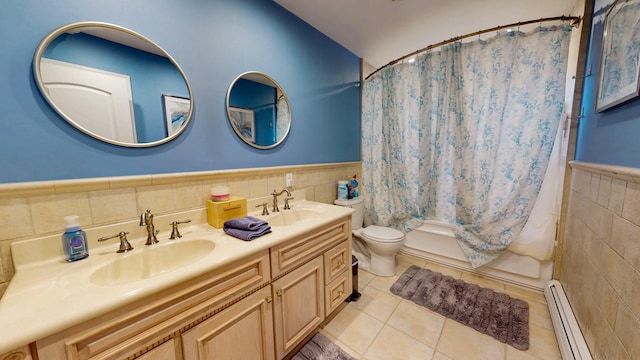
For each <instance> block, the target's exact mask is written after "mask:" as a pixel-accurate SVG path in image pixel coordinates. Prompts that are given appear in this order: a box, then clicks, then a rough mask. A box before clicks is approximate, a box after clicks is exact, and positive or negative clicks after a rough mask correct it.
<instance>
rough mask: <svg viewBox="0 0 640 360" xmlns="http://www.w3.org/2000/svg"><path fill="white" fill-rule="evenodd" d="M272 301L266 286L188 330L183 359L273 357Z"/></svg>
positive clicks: (269, 358) (183, 346)
mask: <svg viewBox="0 0 640 360" xmlns="http://www.w3.org/2000/svg"><path fill="white" fill-rule="evenodd" d="M272 305H273V304H272V297H271V288H270V287H269V286H266V287H264V288H262V289H261V290H259V291H257V292H255V293H253V294H251V295H249V296H248V297H246V298H244V299H243V300H240V301H239V302H237V303H235V304H233V305H231V306H230V307H228V308H226V309H225V310H223V311H221V312H220V313H218V314H216V315H214V316H213V317H211V318H210V319H207V320H205V321H204V322H202V323H200V324H199V325H196V326H195V327H194V328H192V329H190V330H188V331H186V332H185V333H184V334H183V335H182V348H183V355H184V359H185V360H187V359H188V360H196V359H200V360H210V359H217V360H223V359H228V360H239V359H251V360H262V359H264V360H272V359H274V354H275V353H274V345H273V311H272Z"/></svg>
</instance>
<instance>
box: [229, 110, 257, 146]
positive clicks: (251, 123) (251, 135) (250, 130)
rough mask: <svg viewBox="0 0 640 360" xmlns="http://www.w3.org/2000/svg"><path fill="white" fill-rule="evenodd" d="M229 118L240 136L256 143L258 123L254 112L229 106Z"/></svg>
mask: <svg viewBox="0 0 640 360" xmlns="http://www.w3.org/2000/svg"><path fill="white" fill-rule="evenodd" d="M229 117H231V124H233V129H234V130H235V131H236V133H237V134H238V136H240V137H242V138H243V139H245V140H247V141H250V142H253V143H255V142H256V121H255V114H254V111H253V110H251V109H245V108H240V107H234V106H229Z"/></svg>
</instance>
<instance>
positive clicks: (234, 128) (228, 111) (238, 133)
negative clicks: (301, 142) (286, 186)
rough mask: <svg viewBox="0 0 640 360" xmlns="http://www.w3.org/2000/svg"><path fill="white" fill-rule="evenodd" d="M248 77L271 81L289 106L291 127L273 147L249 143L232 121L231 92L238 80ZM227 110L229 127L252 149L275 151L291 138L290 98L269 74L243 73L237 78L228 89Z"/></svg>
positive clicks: (258, 72)
mask: <svg viewBox="0 0 640 360" xmlns="http://www.w3.org/2000/svg"><path fill="white" fill-rule="evenodd" d="M246 75H260V76H263V77H265V78H266V79H267V80H269V81H271V82H272V83H273V85H275V86H276V87H277V88H278V89H279V90H280V92H281V93H282V96H283V97H284V100H285V101H286V102H287V105H288V106H289V126H287V131H286V132H285V133H284V135H283V136H282V139H278V141H276V142H275V143H274V144H272V145H258V144H256V143H253V142H251V141H248V140H247V139H245V138H244V137H243V136H242V134H241V133H240V130H239V129H237V128H236V127H235V126H234V125H233V122H232V121H231V106H232V105H231V104H229V99H230V97H231V90H232V89H233V86H234V85H235V84H236V82H237V81H238V80H240V79H242V78H243V77H244V76H246ZM226 108H227V120H228V121H229V125H230V126H231V128H232V129H233V131H234V132H235V133H236V135H238V137H239V138H240V140H242V141H244V142H245V143H246V144H247V145H249V146H252V147H254V148H256V149H262V150H267V149H273V148H275V147H277V146H279V145H280V144H282V143H283V142H284V140H285V139H286V138H287V137H288V136H289V133H290V132H291V121H292V116H291V103H290V102H289V98H288V97H287V94H286V93H285V91H284V89H283V88H282V86H280V84H278V82H277V81H275V79H273V78H272V77H271V76H269V75H267V74H265V73H263V72H261V71H246V72H243V73H242V74H240V75H238V76H236V78H235V79H233V81H232V82H231V85H229V88H228V89H227V98H226Z"/></svg>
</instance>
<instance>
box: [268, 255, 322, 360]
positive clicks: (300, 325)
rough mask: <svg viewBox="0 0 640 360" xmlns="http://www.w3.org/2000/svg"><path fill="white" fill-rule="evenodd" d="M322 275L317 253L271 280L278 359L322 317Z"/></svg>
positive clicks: (320, 260) (313, 327) (316, 324)
mask: <svg viewBox="0 0 640 360" xmlns="http://www.w3.org/2000/svg"><path fill="white" fill-rule="evenodd" d="M323 275H324V273H323V260H322V256H319V257H317V258H315V259H313V260H311V261H310V262H308V263H306V264H304V265H302V266H301V267H299V268H298V269H296V270H293V271H292V272H290V273H288V274H287V275H284V276H283V277H281V278H280V279H278V280H276V281H274V282H273V284H272V287H273V293H274V297H273V298H274V301H273V303H274V310H273V311H274V329H275V337H276V357H277V358H278V359H282V358H283V357H284V356H285V355H286V354H287V353H288V352H289V351H291V350H292V349H293V348H294V347H295V346H296V345H298V344H299V343H300V342H301V341H302V340H303V339H304V338H305V336H307V335H308V334H310V333H311V332H312V331H313V330H314V329H315V328H316V327H317V326H318V325H320V324H321V323H322V321H323V320H324V277H323Z"/></svg>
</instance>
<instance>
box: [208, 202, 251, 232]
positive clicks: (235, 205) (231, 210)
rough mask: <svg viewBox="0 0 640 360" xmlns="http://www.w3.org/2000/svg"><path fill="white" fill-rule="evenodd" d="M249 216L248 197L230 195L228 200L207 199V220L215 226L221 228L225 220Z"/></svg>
mask: <svg viewBox="0 0 640 360" xmlns="http://www.w3.org/2000/svg"><path fill="white" fill-rule="evenodd" d="M244 216H247V199H245V198H243V197H240V196H230V197H229V200H227V201H211V200H207V222H208V223H209V225H211V226H213V227H214V228H217V229H220V228H222V226H223V225H224V222H225V221H227V220H229V219H235V218H240V217H244Z"/></svg>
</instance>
